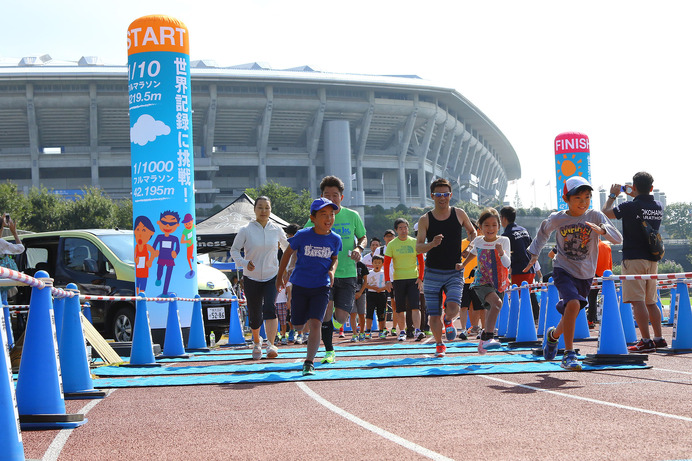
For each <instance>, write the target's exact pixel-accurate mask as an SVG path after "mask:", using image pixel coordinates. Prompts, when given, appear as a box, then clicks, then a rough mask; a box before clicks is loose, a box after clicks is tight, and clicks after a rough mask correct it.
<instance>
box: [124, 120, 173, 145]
mask: <svg viewBox="0 0 692 461" xmlns="http://www.w3.org/2000/svg"><path fill="white" fill-rule="evenodd" d="M170 133H171V128H170V127H169V126H168V125H166V124H165V123H163V122H161V121H159V120H156V119H155V118H154V117H152V116H151V115H149V114H144V115H142V116H140V117H139V118H138V119H137V121H136V122H135V124H134V126H133V127H132V128H130V140H131V141H132V142H133V143H135V144H138V145H140V146H143V145H145V144H146V143H148V142H153V141H154V140H155V139H156V137H157V136H163V135H167V134H170Z"/></svg>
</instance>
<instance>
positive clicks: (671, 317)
mask: <svg viewBox="0 0 692 461" xmlns="http://www.w3.org/2000/svg"><path fill="white" fill-rule="evenodd" d="M676 306H677V289H675V288H671V289H670V309H669V311H668V323H666V325H674V324H675V311H676Z"/></svg>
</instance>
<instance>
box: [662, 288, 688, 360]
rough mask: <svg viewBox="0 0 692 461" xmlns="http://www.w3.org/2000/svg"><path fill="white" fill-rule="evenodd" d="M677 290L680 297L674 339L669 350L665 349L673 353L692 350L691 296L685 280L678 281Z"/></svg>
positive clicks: (676, 312)
mask: <svg viewBox="0 0 692 461" xmlns="http://www.w3.org/2000/svg"><path fill="white" fill-rule="evenodd" d="M676 292H677V297H678V299H677V303H676V304H677V309H676V311H675V319H674V326H673V341H672V343H671V345H670V350H669V351H667V350H665V349H663V350H664V351H667V352H672V353H681V352H692V308H690V297H689V294H688V290H687V285H685V282H684V281H680V282H678V284H677V286H676Z"/></svg>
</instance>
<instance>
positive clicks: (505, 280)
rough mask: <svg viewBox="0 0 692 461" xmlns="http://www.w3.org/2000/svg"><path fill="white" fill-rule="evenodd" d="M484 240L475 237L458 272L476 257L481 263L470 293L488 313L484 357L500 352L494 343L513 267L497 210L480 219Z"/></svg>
mask: <svg viewBox="0 0 692 461" xmlns="http://www.w3.org/2000/svg"><path fill="white" fill-rule="evenodd" d="M478 226H479V227H480V230H481V233H482V234H483V235H482V236H479V237H476V238H475V239H474V240H473V242H472V243H471V245H470V249H469V255H468V256H466V258H465V259H464V262H462V263H460V264H457V270H463V268H464V267H465V266H466V264H468V263H469V262H470V260H472V259H473V257H476V258H477V259H478V263H477V267H476V276H475V278H474V280H473V282H472V283H471V286H470V288H471V290H473V292H474V293H475V294H476V297H477V298H478V300H480V302H481V306H482V307H483V309H486V310H487V312H486V316H485V328H484V329H483V330H482V331H481V338H480V341H478V353H479V354H481V355H485V353H486V352H488V349H497V348H499V347H500V342H499V341H498V340H496V339H495V322H496V321H497V317H498V315H499V314H500V309H502V297H503V293H504V291H505V290H507V289H508V288H509V286H510V285H509V271H508V269H507V268H508V267H509V266H510V264H511V262H512V261H511V259H510V257H509V254H510V242H509V239H508V238H507V237H504V236H502V235H498V232H499V231H500V214H499V213H498V212H497V210H496V209H494V208H486V209H485V210H483V212H482V213H481V215H480V217H479V218H478Z"/></svg>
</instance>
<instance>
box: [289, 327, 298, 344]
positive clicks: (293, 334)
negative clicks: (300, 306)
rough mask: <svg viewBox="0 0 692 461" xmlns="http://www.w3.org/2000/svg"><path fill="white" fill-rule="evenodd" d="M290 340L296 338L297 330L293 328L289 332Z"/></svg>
mask: <svg viewBox="0 0 692 461" xmlns="http://www.w3.org/2000/svg"><path fill="white" fill-rule="evenodd" d="M288 340H289V341H290V342H294V341H295V340H296V332H295V330H291V331H289V332H288Z"/></svg>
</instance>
